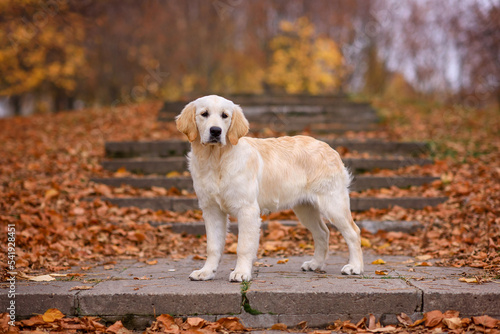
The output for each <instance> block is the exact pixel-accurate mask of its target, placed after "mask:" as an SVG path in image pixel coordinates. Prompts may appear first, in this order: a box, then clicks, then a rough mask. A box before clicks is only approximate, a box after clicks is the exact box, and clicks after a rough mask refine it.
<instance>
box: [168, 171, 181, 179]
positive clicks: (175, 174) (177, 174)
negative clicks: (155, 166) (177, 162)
mask: <svg viewBox="0 0 500 334" xmlns="http://www.w3.org/2000/svg"><path fill="white" fill-rule="evenodd" d="M179 176H181V174H180V173H179V172H177V171H175V170H174V171H172V172H170V173H168V174H167V177H179Z"/></svg>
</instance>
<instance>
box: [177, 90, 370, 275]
mask: <svg viewBox="0 0 500 334" xmlns="http://www.w3.org/2000/svg"><path fill="white" fill-rule="evenodd" d="M176 123H177V128H178V129H179V131H181V132H183V133H184V134H186V135H187V137H188V139H189V141H190V142H191V152H190V153H189V155H188V159H189V170H190V172H191V175H192V177H193V185H194V189H195V191H196V195H197V196H198V200H199V205H200V208H201V209H202V210H203V218H204V219H205V226H206V231H207V261H206V263H205V265H204V266H203V268H201V269H200V270H195V271H193V272H192V273H191V275H190V276H189V277H190V278H191V279H192V280H209V279H212V278H214V276H215V273H216V271H217V267H218V266H219V262H220V259H221V256H222V253H223V251H224V245H225V240H226V238H225V236H226V231H227V224H228V215H232V216H233V217H236V218H237V219H238V229H239V232H238V247H237V254H238V260H237V263H236V268H235V269H234V271H233V272H232V273H231V274H230V276H229V280H230V281H237V282H241V281H249V280H250V279H251V278H252V264H253V261H254V259H255V257H256V255H257V250H258V247H259V237H260V225H261V219H260V216H261V214H263V213H264V214H265V213H269V212H271V211H278V210H284V209H289V208H292V209H293V211H294V212H295V214H296V215H297V217H298V218H299V219H300V221H301V222H302V224H304V226H306V227H307V228H308V229H309V230H310V231H311V232H312V235H313V238H314V244H315V251H314V257H313V258H312V260H310V261H306V262H304V264H303V265H302V269H303V270H316V269H322V268H323V266H324V264H325V260H326V258H327V255H328V239H329V235H330V234H329V230H328V228H327V226H326V224H325V223H324V221H323V220H322V217H324V218H325V219H326V220H328V221H330V222H332V223H333V224H334V226H336V227H337V229H338V230H339V231H340V232H341V233H342V235H343V236H344V239H345V240H346V242H347V245H348V247H349V263H348V264H346V265H345V266H344V267H343V268H342V274H346V275H351V274H361V273H362V272H363V255H362V252H361V242H360V234H359V228H358V227H357V226H356V224H355V223H354V222H353V220H352V217H351V211H350V204H349V190H348V187H349V183H350V181H351V177H350V174H349V172H348V171H347V170H346V168H345V167H344V164H343V163H342V160H341V159H340V157H339V154H338V153H337V152H336V151H335V150H333V149H332V148H331V147H330V146H329V145H328V144H326V143H324V142H321V141H318V140H316V139H314V138H311V137H306V136H296V137H281V138H269V139H256V138H249V137H243V136H244V135H246V134H247V132H248V121H247V120H246V118H245V116H244V115H243V112H242V110H241V108H240V107H239V106H238V105H236V104H234V103H233V102H231V101H229V100H227V99H225V98H222V97H220V96H216V95H210V96H205V97H202V98H199V99H197V100H195V101H193V102H191V103H189V104H188V105H187V106H186V107H185V108H184V109H183V110H182V112H181V114H180V115H179V116H178V117H177V119H176ZM242 137H243V138H242Z"/></svg>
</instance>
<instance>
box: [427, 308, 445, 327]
mask: <svg viewBox="0 0 500 334" xmlns="http://www.w3.org/2000/svg"><path fill="white" fill-rule="evenodd" d="M443 318H444V315H443V313H442V312H441V311H439V310H434V311H430V312H427V313H425V314H424V320H425V321H424V322H425V323H424V325H425V327H435V326H437V325H439V324H440V323H441V320H443Z"/></svg>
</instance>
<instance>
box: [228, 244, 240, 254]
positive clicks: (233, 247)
mask: <svg viewBox="0 0 500 334" xmlns="http://www.w3.org/2000/svg"><path fill="white" fill-rule="evenodd" d="M237 249H238V243H237V242H233V243H232V244H231V246H229V247H228V248H227V252H228V253H229V254H236V251H237Z"/></svg>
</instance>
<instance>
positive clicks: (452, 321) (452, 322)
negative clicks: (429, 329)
mask: <svg viewBox="0 0 500 334" xmlns="http://www.w3.org/2000/svg"><path fill="white" fill-rule="evenodd" d="M443 324H444V325H445V326H446V327H448V328H449V329H452V330H453V329H459V328H462V320H461V319H460V318H444V319H443Z"/></svg>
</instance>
